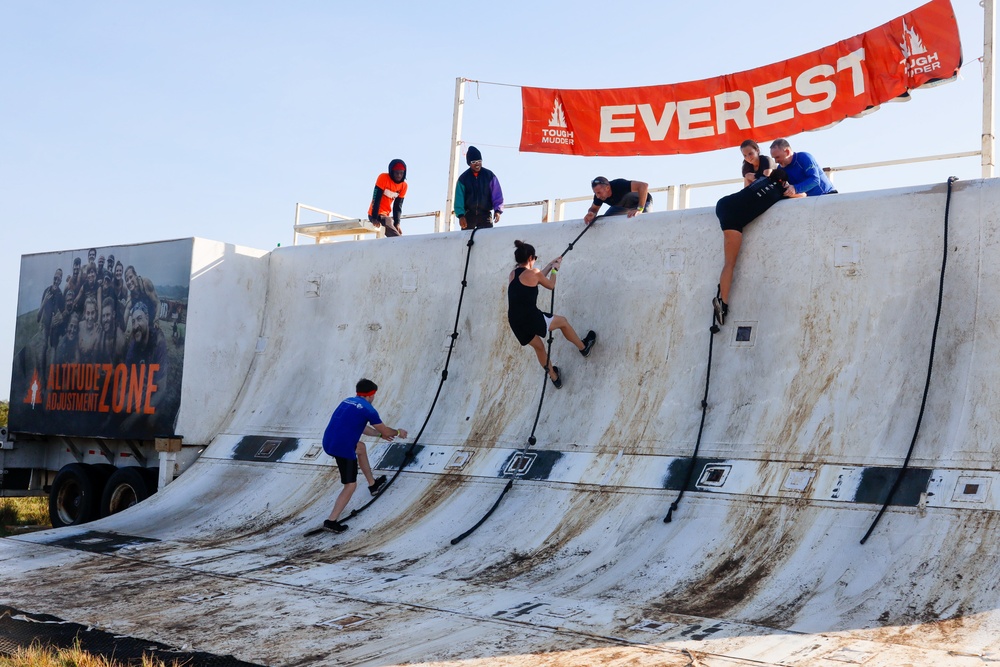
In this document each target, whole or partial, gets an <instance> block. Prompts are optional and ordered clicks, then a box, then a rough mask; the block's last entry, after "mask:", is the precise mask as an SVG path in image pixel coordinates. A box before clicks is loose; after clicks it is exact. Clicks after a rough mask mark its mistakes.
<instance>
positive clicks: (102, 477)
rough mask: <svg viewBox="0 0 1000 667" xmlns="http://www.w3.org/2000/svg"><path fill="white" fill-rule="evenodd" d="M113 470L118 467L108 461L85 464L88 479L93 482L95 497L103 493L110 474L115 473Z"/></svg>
mask: <svg viewBox="0 0 1000 667" xmlns="http://www.w3.org/2000/svg"><path fill="white" fill-rule="evenodd" d="M115 470H118V468H116V467H114V466H113V465H111V464H110V463H91V464H90V465H88V466H87V472H88V474H90V481H91V482H93V483H94V496H95V497H97V498H100V497H101V495H102V494H103V493H104V486H105V484H107V483H108V480H109V479H111V476H112V475H113V474H115Z"/></svg>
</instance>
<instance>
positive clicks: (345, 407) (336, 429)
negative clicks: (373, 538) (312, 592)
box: [323, 378, 406, 533]
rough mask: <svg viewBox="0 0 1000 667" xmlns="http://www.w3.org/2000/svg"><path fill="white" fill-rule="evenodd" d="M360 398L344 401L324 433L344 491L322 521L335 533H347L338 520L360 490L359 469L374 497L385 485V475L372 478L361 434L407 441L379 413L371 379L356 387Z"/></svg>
mask: <svg viewBox="0 0 1000 667" xmlns="http://www.w3.org/2000/svg"><path fill="white" fill-rule="evenodd" d="M356 390H357V393H358V395H357V396H351V397H350V398H345V399H344V400H343V401H341V403H340V405H338V406H337V409H336V410H334V411H333V415H332V416H331V417H330V423H329V424H327V426H326V431H325V432H324V433H323V451H325V452H326V453H327V454H329V455H330V456H332V457H333V458H334V460H336V461H337V468H338V469H339V470H340V481H341V482H343V484H344V488H343V490H342V491H341V492H340V495H339V496H337V501H336V502H335V503H334V505H333V511H332V512H330V517H329V518H328V519H327V520H326V521H324V522H323V528H324V529H326V530H329V531H330V532H333V533H342V532H344V531H345V530H347V524H343V523H341V522H340V521H339V519H340V515H341V513H342V512H343V511H344V508H345V507H347V503H348V502H350V500H351V496H353V495H354V491H355V489H357V488H358V468H359V467H360V468H361V472H362V473H363V474H364V476H365V480H366V481H367V482H368V490H369V491H370V492H371V494H372V495H373V496H376V495H378V493H379V492H380V491H381V490H382V488H383V487H384V486H385V484H386V479H385V475H382V476H381V477H379V478H378V479H375V478H374V477H373V476H372V468H371V464H369V462H368V450H367V449H366V448H365V445H364V443H363V442H361V441H359V440H358V438H360V437H361V434H362V433H363V434H364V435H378V436H381V437H382V438H383V439H385V440H388V441H390V442H392V441H393V440H394V439H395V438H397V437H400V438H405V437H406V431H404V430H403V429H401V428H398V429H397V428H390V427H388V426H386V425H385V424H383V423H382V418H381V417H379V416H378V411H377V410H375V408H374V407H373V406H372V401H373V400H374V399H375V392H377V391H378V385H377V384H375V383H374V382H372V381H371V380H368V379H365V378H362V379H361V380H359V381H358V384H357V387H356Z"/></svg>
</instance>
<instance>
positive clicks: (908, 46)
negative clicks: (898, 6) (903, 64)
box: [899, 19, 927, 58]
mask: <svg viewBox="0 0 1000 667" xmlns="http://www.w3.org/2000/svg"><path fill="white" fill-rule="evenodd" d="M899 47H900V48H901V49H903V57H904V58H909V57H910V56H919V55H920V54H921V53H927V49H926V48H925V47H924V40H922V39H920V35H918V34H917V31H916V30H914V29H913V28H910V27H909V26H907V25H906V19H903V41H902V42H901V43H900V44H899Z"/></svg>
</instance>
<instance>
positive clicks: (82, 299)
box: [11, 241, 191, 438]
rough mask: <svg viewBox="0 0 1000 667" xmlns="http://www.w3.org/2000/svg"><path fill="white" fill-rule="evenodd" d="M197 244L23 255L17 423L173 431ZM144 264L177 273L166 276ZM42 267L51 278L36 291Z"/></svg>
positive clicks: (35, 428)
mask: <svg viewBox="0 0 1000 667" xmlns="http://www.w3.org/2000/svg"><path fill="white" fill-rule="evenodd" d="M178 244H179V245H178ZM190 245H191V244H190V241H179V242H166V243H163V244H146V245H143V246H131V247H129V246H119V247H115V248H111V249H107V250H106V251H105V250H99V249H97V248H90V249H88V250H86V251H85V252H84V251H70V252H61V253H47V254H44V255H32V256H26V257H25V258H24V259H23V262H22V272H21V283H22V285H21V294H20V295H19V299H18V301H19V303H18V322H17V329H16V332H15V355H14V373H13V379H12V382H11V397H12V401H11V423H12V425H13V426H14V427H16V428H17V429H18V430H19V431H22V432H37V433H52V432H54V431H53V429H58V430H59V431H61V432H63V433H65V434H71V435H91V436H100V437H131V438H137V437H144V436H146V437H153V436H154V435H170V434H171V430H172V424H173V420H174V417H175V415H176V410H177V404H178V402H179V396H180V373H181V367H180V361H181V360H182V359H183V343H184V335H185V327H186V321H187V291H188V283H189V280H190V278H189V275H188V273H189V271H190V262H191V260H190ZM154 246H155V247H156V249H157V250H159V251H161V252H156V251H155V250H153V247H154ZM143 260H145V263H144V262H143ZM163 262H166V263H168V264H169V265H170V268H169V269H168V270H167V271H163V269H162V267H160V266H157V265H160V264H161V263H163ZM143 269H146V270H150V271H152V273H153V274H155V275H171V274H172V276H173V277H172V278H171V279H170V280H169V281H168V282H163V283H162V284H161V285H160V286H158V285H156V284H155V283H154V281H153V279H151V278H150V277H148V276H147V275H144V272H143ZM42 276H46V277H47V281H48V285H47V286H46V287H44V288H43V289H41V290H40V293H36V294H34V295H32V294H30V292H29V290H31V288H32V287H34V288H35V290H38V282H40V281H41V280H42ZM164 291H165V292H166V294H161V293H160V292H164ZM32 297H34V298H32ZM32 306H34V307H32ZM154 432H155V433H154Z"/></svg>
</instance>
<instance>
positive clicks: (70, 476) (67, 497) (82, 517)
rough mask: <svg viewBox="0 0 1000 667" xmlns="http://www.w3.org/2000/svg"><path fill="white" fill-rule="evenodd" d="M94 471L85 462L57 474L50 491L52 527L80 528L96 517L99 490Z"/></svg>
mask: <svg viewBox="0 0 1000 667" xmlns="http://www.w3.org/2000/svg"><path fill="white" fill-rule="evenodd" d="M94 487H95V484H94V472H93V471H92V470H91V466H89V465H87V464H85V463H69V464H67V465H64V466H63V467H62V469H61V470H60V471H59V472H58V474H56V478H55V480H53V482H52V490H51V491H50V492H49V519H50V520H51V521H52V527H53V528H60V527H62V526H79V525H80V524H83V523H87V522H88V521H93V520H94V519H96V518H97V517H98V508H99V498H100V495H99V490H98V489H95V488H94Z"/></svg>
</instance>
